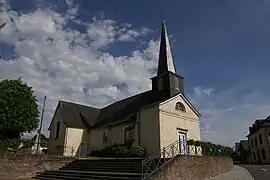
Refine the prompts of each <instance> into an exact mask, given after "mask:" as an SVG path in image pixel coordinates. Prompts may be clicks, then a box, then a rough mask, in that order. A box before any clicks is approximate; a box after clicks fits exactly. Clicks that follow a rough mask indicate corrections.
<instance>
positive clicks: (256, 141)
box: [255, 137, 258, 146]
mask: <svg viewBox="0 0 270 180" xmlns="http://www.w3.org/2000/svg"><path fill="white" fill-rule="evenodd" d="M257 145H258V140H257V137H255V146H257Z"/></svg>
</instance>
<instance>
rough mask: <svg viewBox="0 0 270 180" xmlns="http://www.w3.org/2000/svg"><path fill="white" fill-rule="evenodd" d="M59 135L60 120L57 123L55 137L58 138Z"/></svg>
mask: <svg viewBox="0 0 270 180" xmlns="http://www.w3.org/2000/svg"><path fill="white" fill-rule="evenodd" d="M59 135H60V122H59V121H58V122H57V125H56V132H55V139H58V138H59Z"/></svg>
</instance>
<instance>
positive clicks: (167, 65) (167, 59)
mask: <svg viewBox="0 0 270 180" xmlns="http://www.w3.org/2000/svg"><path fill="white" fill-rule="evenodd" d="M168 71H170V72H172V73H175V68H174V63H173V58H172V52H171V47H170V42H169V38H168V34H167V29H166V24H165V21H164V20H163V21H162V28H161V37H160V48H159V60H158V70H157V75H158V76H159V75H161V74H164V73H166V72H168Z"/></svg>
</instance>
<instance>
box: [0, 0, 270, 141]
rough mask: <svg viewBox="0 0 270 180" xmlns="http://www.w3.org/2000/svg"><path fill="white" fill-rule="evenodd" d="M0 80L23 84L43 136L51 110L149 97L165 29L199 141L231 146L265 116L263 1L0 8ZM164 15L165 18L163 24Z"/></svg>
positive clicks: (104, 0) (33, 0) (269, 12)
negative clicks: (40, 113) (62, 104)
mask: <svg viewBox="0 0 270 180" xmlns="http://www.w3.org/2000/svg"><path fill="white" fill-rule="evenodd" d="M0 8H1V10H0V22H6V23H7V24H6V26H5V27H4V28H3V29H2V30H1V32H0V53H1V54H0V55H1V58H0V80H3V79H6V78H18V77H20V76H21V77H22V78H23V80H24V81H25V82H26V83H28V84H29V85H30V86H32V87H33V89H34V91H35V95H36V97H37V99H38V104H39V109H40V110H41V106H42V103H43V97H44V96H45V95H46V96H47V101H46V107H45V114H44V124H43V129H42V131H43V133H45V134H46V135H48V133H49V132H48V126H49V124H50V121H51V118H52V115H53V112H54V110H55V108H56V105H57V102H58V101H59V100H66V101H72V102H76V103H81V104H86V105H89V106H95V107H103V106H105V105H107V104H110V103H112V102H115V101H117V100H120V99H123V98H126V97H128V96H132V95H134V94H137V93H140V92H143V91H146V90H149V89H151V81H150V78H151V77H153V76H155V74H156V67H157V63H158V51H159V37H160V30H161V20H163V19H164V20H165V21H166V25H167V30H168V33H169V37H170V43H171V48H172V54H173V58H174V62H175V66H176V71H177V73H178V74H180V75H181V76H183V77H185V80H184V83H185V84H184V85H185V94H186V96H187V97H188V99H189V100H190V101H191V102H192V103H193V104H194V106H195V107H196V108H197V109H198V110H199V112H200V113H201V114H202V116H201V117H200V128H201V135H202V139H203V140H207V141H212V142H214V143H219V144H224V145H233V144H234V142H235V141H238V140H240V139H245V136H246V135H247V134H248V127H249V126H250V125H251V124H252V122H253V121H254V120H255V119H260V118H266V117H267V116H268V115H269V114H270V111H269V109H270V94H269V93H268V91H267V90H269V88H270V84H269V83H268V77H269V71H268V69H269V66H270V61H269V57H270V51H269V48H270V33H269V32H270V23H269V19H270V2H269V1H267V0H256V1H254V0H239V1H235V0H227V1H217V0H204V1H195V0H166V1H164V0H163V1H161V0H155V1H154V0H148V1H143V0H136V1H124V0H119V1H110V0H100V1H93V0H76V1H72V0H51V1H50V0H47V1H45V0H24V1H17V0H0ZM162 14H163V15H162Z"/></svg>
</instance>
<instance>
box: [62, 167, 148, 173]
mask: <svg viewBox="0 0 270 180" xmlns="http://www.w3.org/2000/svg"><path fill="white" fill-rule="evenodd" d="M60 170H72V171H74V170H76V171H86V172H87V171H97V172H104V171H108V172H132V173H141V172H142V170H141V169H104V168H92V169H81V168H68V169H67V168H61V169H60ZM146 171H147V169H144V172H146Z"/></svg>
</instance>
